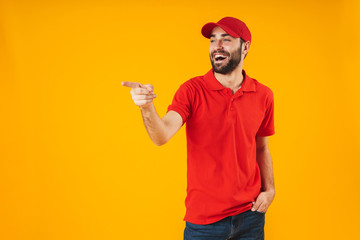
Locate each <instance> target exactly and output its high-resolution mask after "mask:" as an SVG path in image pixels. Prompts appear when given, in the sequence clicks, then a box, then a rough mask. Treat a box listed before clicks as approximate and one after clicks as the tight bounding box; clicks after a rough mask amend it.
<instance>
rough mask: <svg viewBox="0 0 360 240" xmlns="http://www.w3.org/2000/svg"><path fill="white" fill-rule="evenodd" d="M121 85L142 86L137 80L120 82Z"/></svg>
mask: <svg viewBox="0 0 360 240" xmlns="http://www.w3.org/2000/svg"><path fill="white" fill-rule="evenodd" d="M121 85H123V86H125V87H130V88H144V85H142V84H141V83H138V82H121Z"/></svg>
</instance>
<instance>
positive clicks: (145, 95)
mask: <svg viewBox="0 0 360 240" xmlns="http://www.w3.org/2000/svg"><path fill="white" fill-rule="evenodd" d="M121 85H123V86H125V87H129V88H131V90H130V93H131V96H132V99H133V101H134V103H135V104H136V105H137V106H139V107H141V108H143V107H148V106H150V105H151V103H152V101H153V99H154V98H156V94H154V87H153V86H152V85H151V84H146V85H143V84H141V83H137V82H121Z"/></svg>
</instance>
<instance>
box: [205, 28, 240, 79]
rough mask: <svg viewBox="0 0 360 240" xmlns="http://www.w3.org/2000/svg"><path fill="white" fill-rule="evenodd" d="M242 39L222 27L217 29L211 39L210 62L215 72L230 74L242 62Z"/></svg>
mask: <svg viewBox="0 0 360 240" xmlns="http://www.w3.org/2000/svg"><path fill="white" fill-rule="evenodd" d="M241 47H242V44H240V38H234V37H232V36H230V35H229V34H227V33H226V32H225V31H224V30H223V29H221V28H220V27H215V28H214V30H213V31H212V33H211V37H210V61H211V65H212V67H213V70H214V72H216V73H221V74H228V73H231V72H232V71H234V70H235V68H236V67H237V66H238V65H239V63H240V62H241Z"/></svg>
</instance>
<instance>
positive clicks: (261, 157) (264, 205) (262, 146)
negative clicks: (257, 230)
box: [251, 137, 275, 212]
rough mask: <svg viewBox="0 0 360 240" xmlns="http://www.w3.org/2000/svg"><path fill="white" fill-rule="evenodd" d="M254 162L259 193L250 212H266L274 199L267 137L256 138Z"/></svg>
mask: <svg viewBox="0 0 360 240" xmlns="http://www.w3.org/2000/svg"><path fill="white" fill-rule="evenodd" d="M256 160H257V162H258V164H259V168H260V173H261V193H260V194H259V196H258V197H257V199H256V202H255V204H254V206H253V207H252V209H251V210H252V211H259V212H266V211H267V209H268V208H269V206H270V204H271V203H272V201H273V200H274V197H275V186H274V174H273V167H272V159H271V155H270V151H269V139H268V137H256Z"/></svg>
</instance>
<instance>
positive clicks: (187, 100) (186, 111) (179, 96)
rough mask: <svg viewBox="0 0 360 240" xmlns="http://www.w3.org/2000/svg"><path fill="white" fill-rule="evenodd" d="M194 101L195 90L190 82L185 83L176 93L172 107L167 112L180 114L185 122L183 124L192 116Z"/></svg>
mask: <svg viewBox="0 0 360 240" xmlns="http://www.w3.org/2000/svg"><path fill="white" fill-rule="evenodd" d="M193 99H194V89H193V88H192V87H191V85H190V83H189V82H185V83H183V84H182V85H181V86H180V87H179V89H178V90H177V91H176V93H175V95H174V98H173V100H172V103H171V105H169V107H168V109H167V111H168V112H169V111H171V110H172V111H175V112H177V113H179V114H180V116H181V117H182V120H183V124H184V123H185V122H186V121H187V120H188V119H189V117H190V116H191V109H192V107H191V106H192V102H193Z"/></svg>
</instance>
